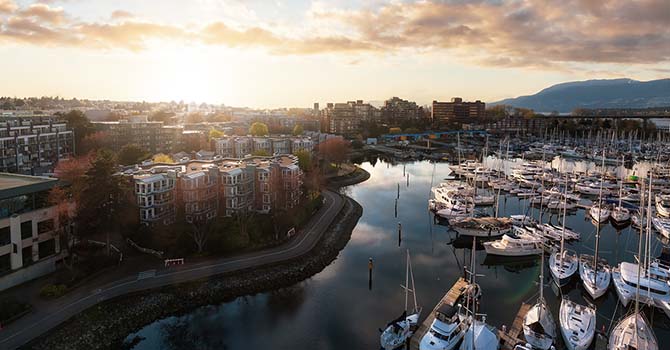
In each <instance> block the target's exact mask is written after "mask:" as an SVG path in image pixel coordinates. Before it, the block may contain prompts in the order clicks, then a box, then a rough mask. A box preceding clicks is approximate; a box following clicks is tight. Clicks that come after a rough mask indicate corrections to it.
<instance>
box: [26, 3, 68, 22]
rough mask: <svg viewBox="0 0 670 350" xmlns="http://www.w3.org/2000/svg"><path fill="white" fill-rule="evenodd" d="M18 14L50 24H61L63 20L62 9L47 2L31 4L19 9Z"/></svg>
mask: <svg viewBox="0 0 670 350" xmlns="http://www.w3.org/2000/svg"><path fill="white" fill-rule="evenodd" d="M18 14H19V15H20V16H23V17H31V18H36V19H39V20H41V21H43V22H46V23H51V24H61V23H63V22H64V21H65V17H64V13H63V9H61V8H53V7H51V6H49V5H47V4H32V5H30V6H28V7H27V8H26V9H23V10H21V11H20V12H19V13H18Z"/></svg>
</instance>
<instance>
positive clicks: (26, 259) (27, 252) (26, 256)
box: [21, 246, 33, 266]
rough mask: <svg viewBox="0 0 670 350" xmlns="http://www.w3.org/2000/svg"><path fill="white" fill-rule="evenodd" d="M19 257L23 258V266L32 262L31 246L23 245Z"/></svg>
mask: <svg viewBox="0 0 670 350" xmlns="http://www.w3.org/2000/svg"><path fill="white" fill-rule="evenodd" d="M21 255H22V256H21V258H22V260H23V266H26V265H30V264H32V263H33V247H32V246H30V247H25V248H23V249H21Z"/></svg>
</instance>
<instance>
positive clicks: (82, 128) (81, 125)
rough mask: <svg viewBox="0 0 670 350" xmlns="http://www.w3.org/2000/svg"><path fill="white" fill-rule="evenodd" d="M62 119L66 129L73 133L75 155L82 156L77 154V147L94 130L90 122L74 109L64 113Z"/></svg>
mask: <svg viewBox="0 0 670 350" xmlns="http://www.w3.org/2000/svg"><path fill="white" fill-rule="evenodd" d="M62 118H63V119H64V120H65V122H66V123H67V125H68V127H69V128H70V129H72V131H74V143H75V153H76V154H77V155H82V154H84V153H81V152H79V150H78V149H77V147H78V145H80V144H81V141H82V140H83V139H84V138H85V137H86V136H87V135H88V134H91V133H92V132H93V130H94V128H93V126H92V125H91V122H90V121H89V120H88V118H86V115H84V113H83V112H82V111H80V110H76V109H75V110H71V111H69V112H67V113H65V114H64V115H63V116H62Z"/></svg>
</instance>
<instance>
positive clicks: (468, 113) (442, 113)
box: [431, 97, 486, 124]
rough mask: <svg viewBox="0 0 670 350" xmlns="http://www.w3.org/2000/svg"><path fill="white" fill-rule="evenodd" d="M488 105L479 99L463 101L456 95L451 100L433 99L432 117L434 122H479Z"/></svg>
mask: <svg viewBox="0 0 670 350" xmlns="http://www.w3.org/2000/svg"><path fill="white" fill-rule="evenodd" d="M485 110H486V105H485V103H484V102H482V101H480V100H477V101H475V102H463V99H462V98H460V97H454V98H452V99H451V102H438V101H433V109H432V115H431V118H432V120H433V123H441V124H448V123H461V124H462V123H477V122H478V120H479V119H480V118H481V117H483V116H484V112H485Z"/></svg>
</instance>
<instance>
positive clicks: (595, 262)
mask: <svg viewBox="0 0 670 350" xmlns="http://www.w3.org/2000/svg"><path fill="white" fill-rule="evenodd" d="M602 167H603V173H602V175H601V176H600V191H599V192H598V224H597V225H596V251H595V254H594V255H593V269H594V270H595V272H596V273H595V274H593V283H595V282H596V274H597V272H598V246H599V245H600V244H599V243H600V216H601V212H602V210H603V181H605V150H603V160H602ZM619 198H621V196H619Z"/></svg>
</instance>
